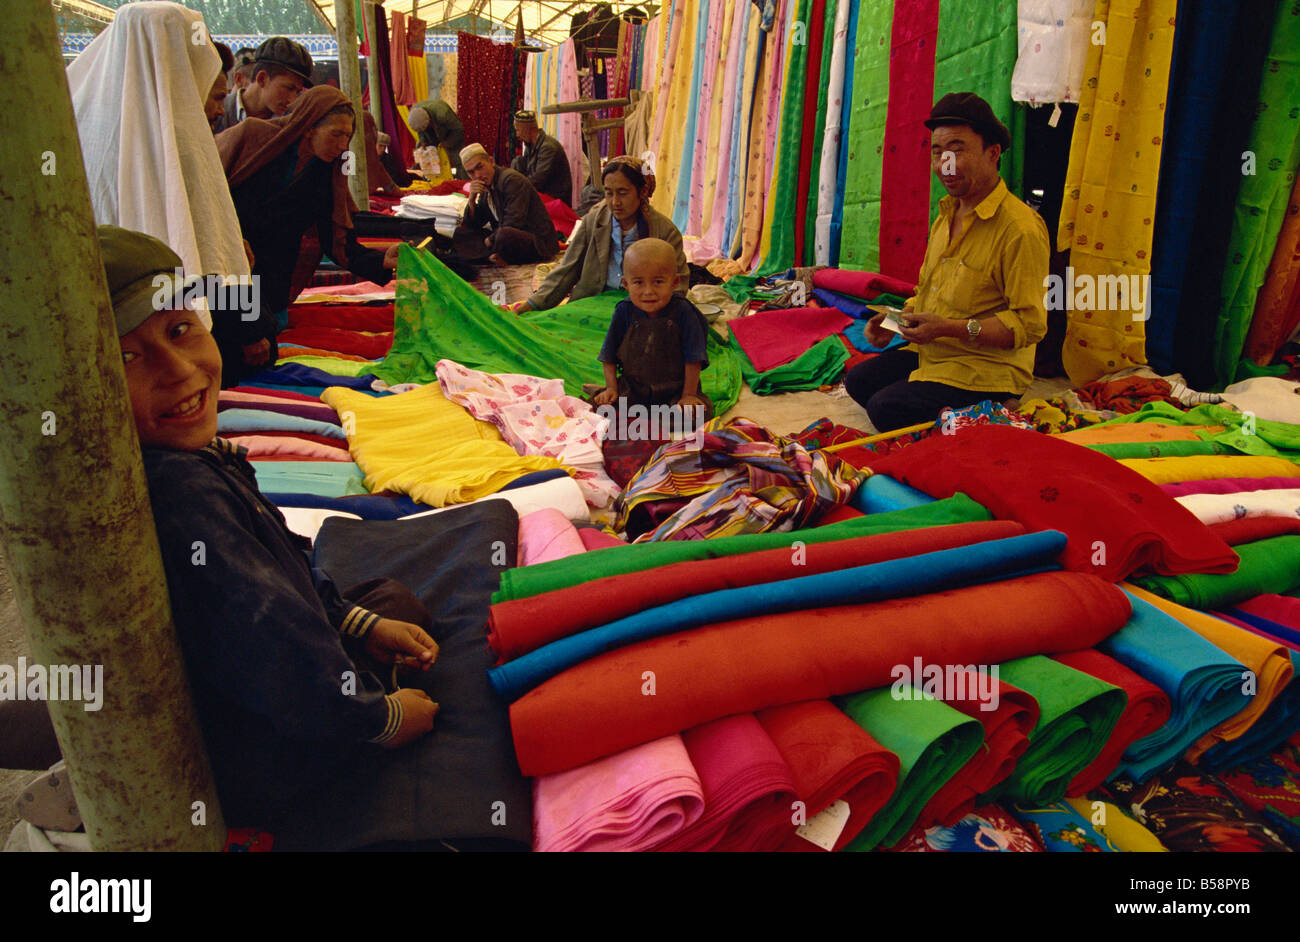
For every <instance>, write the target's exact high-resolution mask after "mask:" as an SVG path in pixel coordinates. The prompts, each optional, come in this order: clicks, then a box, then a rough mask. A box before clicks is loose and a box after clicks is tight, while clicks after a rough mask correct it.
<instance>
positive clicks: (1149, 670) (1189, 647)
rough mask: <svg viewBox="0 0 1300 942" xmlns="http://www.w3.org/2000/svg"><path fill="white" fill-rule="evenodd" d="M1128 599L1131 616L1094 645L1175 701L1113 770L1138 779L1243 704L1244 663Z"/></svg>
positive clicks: (1146, 605)
mask: <svg viewBox="0 0 1300 942" xmlns="http://www.w3.org/2000/svg"><path fill="white" fill-rule="evenodd" d="M1125 594H1128V593H1125ZM1129 601H1130V602H1132V603H1133V617H1132V618H1130V619H1129V622H1128V624H1127V625H1125V626H1124V627H1123V628H1121V629H1120V630H1119V631H1117V632H1116V633H1115V634H1113V635H1111V636H1110V637H1109V638H1107V639H1106V640H1105V641H1103V642H1102V643H1101V644H1099V645H1097V650H1098V651H1100V652H1102V653H1103V654H1109V655H1110V656H1111V657H1113V658H1114V659H1115V660H1117V661H1119V662H1120V663H1121V664H1123V665H1124V666H1125V667H1128V668H1130V669H1131V670H1133V671H1135V672H1136V673H1138V674H1141V675H1142V676H1143V677H1145V678H1146V679H1147V680H1149V681H1151V683H1153V684H1155V685H1156V686H1157V687H1159V688H1160V689H1161V690H1163V691H1164V692H1165V693H1167V694H1169V701H1170V704H1171V705H1172V706H1173V712H1172V714H1171V715H1170V717H1169V722H1168V723H1166V724H1165V725H1164V726H1162V727H1160V728H1159V729H1158V730H1156V731H1155V732H1154V733H1151V734H1150V735H1149V736H1144V737H1142V738H1141V739H1139V740H1138V741H1137V742H1135V743H1133V744H1132V745H1131V746H1129V747H1128V749H1127V750H1126V751H1125V752H1124V758H1123V761H1121V763H1120V765H1119V768H1118V769H1116V771H1115V774H1116V775H1121V774H1123V775H1128V776H1129V777H1130V778H1132V779H1134V780H1136V781H1139V782H1142V781H1145V780H1146V779H1148V778H1150V777H1151V775H1153V774H1154V773H1156V772H1158V771H1160V770H1161V769H1162V768H1164V767H1165V766H1167V765H1169V764H1170V763H1172V762H1173V761H1174V760H1175V759H1177V758H1178V757H1179V756H1181V755H1182V754H1183V753H1184V752H1186V751H1187V750H1188V749H1189V748H1190V747H1191V746H1192V744H1193V743H1195V742H1196V741H1197V740H1198V739H1200V738H1201V737H1202V736H1203V735H1205V734H1206V733H1208V732H1209V731H1210V730H1212V729H1213V728H1214V727H1216V726H1218V725H1219V724H1220V723H1222V722H1223V721H1224V720H1226V719H1227V718H1228V717H1230V716H1232V715H1234V714H1236V713H1240V712H1241V711H1242V710H1243V709H1245V708H1246V706H1247V698H1246V697H1244V696H1243V695H1242V689H1241V688H1242V681H1243V674H1245V672H1246V666H1245V665H1244V664H1242V663H1241V662H1240V661H1238V660H1236V659H1235V658H1232V657H1229V656H1228V655H1227V654H1226V653H1224V652H1223V651H1222V650H1220V649H1219V648H1217V647H1215V646H1214V645H1213V644H1211V643H1210V642H1208V641H1206V640H1205V639H1204V638H1202V637H1201V636H1200V635H1198V634H1197V633H1196V632H1195V631H1193V630H1192V629H1190V628H1188V627H1187V626H1186V625H1184V624H1183V623H1182V622H1180V621H1178V619H1176V618H1174V617H1173V616H1172V615H1168V614H1166V613H1165V612H1162V611H1161V610H1160V609H1158V608H1156V607H1155V606H1154V605H1151V604H1150V603H1148V602H1144V601H1143V600H1142V599H1139V598H1135V597H1134V596H1133V595H1131V594H1129Z"/></svg>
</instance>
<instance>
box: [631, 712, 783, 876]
mask: <svg viewBox="0 0 1300 942" xmlns="http://www.w3.org/2000/svg"><path fill="white" fill-rule="evenodd" d="M682 741H683V742H684V743H685V744H686V751H687V753H688V754H689V755H690V757H691V764H692V765H694V766H695V771H696V773H697V774H698V775H699V777H700V785H701V786H702V787H703V790H704V814H703V815H701V816H700V818H699V820H697V821H696V822H695V823H694V824H692V825H691V826H690V827H688V828H686V829H685V830H683V831H681V832H679V833H678V834H677V835H676V836H675V837H673V838H671V839H669V840H667V841H665V842H664V843H662V844H660V845H658V846H656V847H655V848H654V850H660V851H705V850H711V849H712V850H734V851H740V850H775V849H776V848H777V847H779V846H780V845H781V842H782V840H783V838H784V835H785V830H786V829H787V828H785V827H784V825H786V824H787V823H788V822H789V820H790V814H791V807H792V803H793V802H794V800H795V794H794V780H793V778H792V776H791V772H790V767H789V766H788V765H786V762H785V760H784V759H783V758H781V753H780V752H778V751H777V748H776V744H775V743H773V742H772V737H771V736H769V735H768V734H767V732H766V731H765V730H764V729H763V727H762V725H760V724H759V722H758V720H757V719H756V718H755V717H754V714H752V713H742V714H739V715H737V716H727V717H724V718H722V719H720V720H714V721H713V722H712V723H705V724H704V725H703V726H696V727H695V728H694V729H688V730H687V731H686V732H684V733H682Z"/></svg>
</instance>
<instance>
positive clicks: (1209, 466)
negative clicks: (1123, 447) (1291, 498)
mask: <svg viewBox="0 0 1300 942" xmlns="http://www.w3.org/2000/svg"><path fill="white" fill-rule="evenodd" d="M1119 463H1120V464H1122V465H1124V466H1125V467H1128V468H1132V469H1133V470H1134V471H1136V472H1137V473H1138V474H1140V475H1142V476H1143V477H1144V478H1146V479H1147V480H1148V481H1150V482H1151V483H1153V484H1178V483H1179V482H1181V481H1208V480H1213V479H1214V478H1296V477H1300V465H1298V464H1296V463H1295V462H1294V461H1287V460H1286V459H1285V458H1270V457H1265V456H1259V455H1195V456H1192V457H1188V458H1121V459H1120V462H1119Z"/></svg>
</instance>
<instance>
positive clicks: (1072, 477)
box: [872, 425, 1237, 647]
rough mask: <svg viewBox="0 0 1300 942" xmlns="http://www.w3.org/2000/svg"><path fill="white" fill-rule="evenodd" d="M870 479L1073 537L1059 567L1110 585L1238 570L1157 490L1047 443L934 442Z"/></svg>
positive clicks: (1025, 436) (981, 436)
mask: <svg viewBox="0 0 1300 942" xmlns="http://www.w3.org/2000/svg"><path fill="white" fill-rule="evenodd" d="M872 470H874V471H875V472H877V473H879V474H888V475H890V476H891V477H893V478H894V479H895V480H897V481H901V482H902V483H904V484H907V485H909V486H910V487H914V488H916V489H917V490H920V491H924V492H925V493H926V494H930V495H931V496H933V497H949V496H951V495H952V494H954V493H956V492H957V491H962V492H963V493H965V494H967V495H968V496H970V497H972V498H974V499H975V500H977V501H978V502H979V503H981V504H983V505H984V506H985V507H987V508H988V509H989V511H990V512H991V513H992V514H993V515H994V516H995V517H998V518H999V519H1002V520H1018V521H1020V522H1021V523H1023V524H1024V525H1025V527H1026V528H1027V529H1029V530H1031V531H1033V530H1061V531H1062V532H1064V533H1065V534H1066V535H1067V536H1068V537H1069V544H1068V545H1067V546H1066V548H1065V552H1064V553H1063V554H1062V557H1061V562H1062V564H1063V565H1065V567H1066V568H1067V569H1073V570H1076V571H1079V572H1093V573H1096V574H1097V575H1099V576H1101V577H1102V578H1104V579H1107V580H1109V581H1111V582H1118V581H1119V580H1121V579H1124V578H1126V577H1127V576H1128V575H1129V574H1130V573H1132V572H1135V571H1136V570H1138V569H1142V568H1150V569H1152V570H1154V571H1155V572H1158V573H1163V574H1165V575H1176V574H1179V573H1185V572H1211V573H1222V572H1234V571H1235V570H1236V568H1237V554H1236V553H1234V552H1233V551H1232V549H1231V548H1230V547H1229V546H1228V544H1226V543H1224V542H1223V540H1222V539H1221V538H1220V537H1219V536H1217V535H1215V533H1214V532H1213V531H1211V530H1210V529H1209V528H1208V527H1207V526H1206V525H1205V524H1203V523H1201V521H1199V520H1197V519H1196V517H1195V516H1193V515H1192V514H1191V512H1190V511H1188V510H1187V509H1185V508H1184V507H1183V506H1182V505H1181V504H1179V503H1178V502H1177V501H1176V500H1174V499H1173V498H1172V497H1170V496H1169V495H1168V494H1166V493H1165V492H1164V491H1162V490H1161V489H1160V488H1159V487H1158V486H1157V485H1155V484H1152V483H1151V482H1150V481H1148V480H1147V479H1146V478H1144V477H1142V475H1140V474H1138V473H1137V472H1136V471H1132V470H1130V469H1128V468H1126V467H1125V466H1124V465H1122V464H1120V463H1119V462H1118V461H1115V460H1114V459H1113V458H1109V457H1107V456H1106V455H1103V454H1101V453H1100V452H1096V451H1093V450H1092V449H1091V448H1085V447H1083V446H1082V445H1075V444H1073V443H1071V442H1067V441H1063V440H1062V439H1059V438H1056V437H1053V436H1051V435H1042V434H1039V433H1038V432H1032V431H1029V430H1028V429H1018V428H1011V427H1009V426H1000V425H996V426H995V425H979V426H972V427H970V428H965V429H958V430H957V432H956V433H955V434H953V435H932V436H930V437H929V438H927V439H925V440H924V441H920V442H917V443H916V444H914V445H910V446H908V447H907V448H904V449H903V450H902V451H899V452H896V453H894V454H892V455H889V456H888V457H886V458H884V459H882V460H880V461H877V462H875V464H873V465H872ZM1076 647H1077V645H1076Z"/></svg>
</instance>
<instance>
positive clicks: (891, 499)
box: [849, 474, 934, 514]
mask: <svg viewBox="0 0 1300 942" xmlns="http://www.w3.org/2000/svg"><path fill="white" fill-rule="evenodd" d="M932 503H934V498H933V497H931V496H930V495H929V494H926V493H924V492H922V491H918V490H917V489H916V488H914V487H908V486H907V485H906V484H901V483H899V482H898V481H895V480H894V479H893V478H891V477H890V476H889V475H887V474H873V475H871V476H870V477H868V478H867V479H866V480H865V481H863V482H862V483H861V484H860V485H858V492H857V493H856V494H854V495H853V498H852V499H851V500H850V501H849V506H850V507H852V508H854V509H855V510H860V511H862V512H863V513H864V514H883V513H888V512H889V511H891V510H907V509H909V508H911V507H920V506H922V505H924V504H932Z"/></svg>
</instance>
